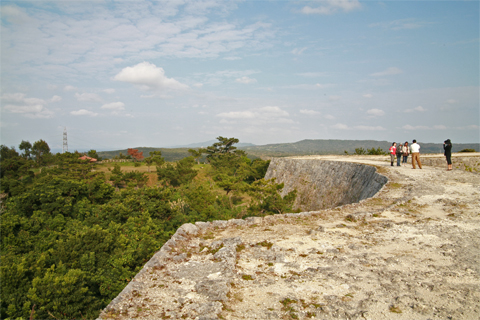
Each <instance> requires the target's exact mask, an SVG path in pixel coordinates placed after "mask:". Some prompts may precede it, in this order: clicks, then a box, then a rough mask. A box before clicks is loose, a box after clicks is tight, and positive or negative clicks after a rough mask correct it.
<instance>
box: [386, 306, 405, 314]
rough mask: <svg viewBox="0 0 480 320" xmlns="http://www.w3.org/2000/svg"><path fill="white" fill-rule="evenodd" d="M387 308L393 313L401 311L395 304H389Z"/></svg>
mask: <svg viewBox="0 0 480 320" xmlns="http://www.w3.org/2000/svg"><path fill="white" fill-rule="evenodd" d="M388 310H390V312H393V313H402V310H400V308H399V307H397V306H390V308H389V309H388Z"/></svg>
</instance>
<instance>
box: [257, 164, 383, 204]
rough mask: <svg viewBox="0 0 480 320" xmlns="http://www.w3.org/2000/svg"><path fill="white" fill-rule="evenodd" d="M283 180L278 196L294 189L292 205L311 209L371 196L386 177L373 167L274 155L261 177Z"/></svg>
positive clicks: (347, 202) (379, 187)
mask: <svg viewBox="0 0 480 320" xmlns="http://www.w3.org/2000/svg"><path fill="white" fill-rule="evenodd" d="M272 178H275V179H276V181H277V182H279V183H282V182H283V183H284V188H283V191H282V196H284V195H286V194H287V193H288V192H290V191H292V190H294V189H296V190H297V200H296V201H295V206H294V209H299V210H300V211H315V210H321V209H327V208H333V207H336V206H341V205H345V204H349V203H354V202H358V201H360V200H363V199H366V198H369V197H372V196H373V195H375V194H376V193H377V192H378V191H379V190H380V189H381V188H382V187H383V185H385V183H387V181H388V179H387V178H386V177H384V176H382V175H380V174H378V173H377V170H376V169H375V167H372V166H368V165H363V164H359V163H350V162H339V161H326V160H318V159H295V158H276V159H273V160H272V161H271V162H270V166H269V167H268V171H267V174H266V175H265V179H272Z"/></svg>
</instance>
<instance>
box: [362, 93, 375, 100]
mask: <svg viewBox="0 0 480 320" xmlns="http://www.w3.org/2000/svg"><path fill="white" fill-rule="evenodd" d="M363 97H364V98H367V99H370V98H371V97H373V94H371V93H366V94H364V95H363Z"/></svg>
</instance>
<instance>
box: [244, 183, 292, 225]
mask: <svg viewBox="0 0 480 320" xmlns="http://www.w3.org/2000/svg"><path fill="white" fill-rule="evenodd" d="M283 187H284V184H283V183H276V182H275V179H270V180H265V179H260V180H257V181H255V182H254V183H252V184H251V185H250V186H248V189H247V193H248V194H249V195H250V197H251V198H252V201H251V203H250V206H249V207H248V212H249V214H250V215H252V216H253V215H261V216H265V215H268V214H277V213H285V212H292V209H293V204H294V202H295V198H296V197H297V191H296V190H293V191H290V192H289V193H288V194H287V195H285V196H284V197H283V198H282V196H281V195H280V193H279V192H281V190H282V189H283Z"/></svg>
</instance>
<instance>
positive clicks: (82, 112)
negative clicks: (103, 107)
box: [70, 109, 98, 117]
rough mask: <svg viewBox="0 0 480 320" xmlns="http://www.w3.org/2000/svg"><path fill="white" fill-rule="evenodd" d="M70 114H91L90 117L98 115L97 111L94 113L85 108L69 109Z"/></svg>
mask: <svg viewBox="0 0 480 320" xmlns="http://www.w3.org/2000/svg"><path fill="white" fill-rule="evenodd" d="M70 114H72V115H74V116H91V117H95V116H97V115H98V113H96V112H93V111H89V110H85V109H80V110H77V111H71V112H70Z"/></svg>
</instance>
